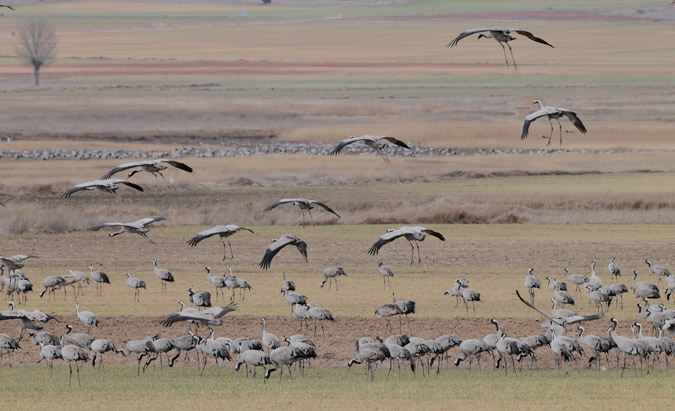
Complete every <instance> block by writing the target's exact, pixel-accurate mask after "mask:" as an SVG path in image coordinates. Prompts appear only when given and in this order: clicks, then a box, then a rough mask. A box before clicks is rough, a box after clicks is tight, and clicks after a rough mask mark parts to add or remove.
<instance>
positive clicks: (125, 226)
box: [89, 217, 166, 244]
mask: <svg viewBox="0 0 675 411" xmlns="http://www.w3.org/2000/svg"><path fill="white" fill-rule="evenodd" d="M164 220H166V218H165V217H148V218H142V219H140V220H137V221H134V222H132V223H117V222H114V223H103V224H97V225H95V226H92V227H89V231H98V230H100V229H102V228H108V227H111V228H119V231H117V232H114V233H109V234H108V236H109V237H115V236H117V235H120V234H122V233H131V234H138V235H140V236H141V237H145V238H146V239H147V240H148V241H150V243H151V244H155V242H154V241H152V240H150V238H148V235H147V233H148V232H149V231H150V229H149V228H148V227H147V226H148V225H150V224H152V223H155V222H157V221H164Z"/></svg>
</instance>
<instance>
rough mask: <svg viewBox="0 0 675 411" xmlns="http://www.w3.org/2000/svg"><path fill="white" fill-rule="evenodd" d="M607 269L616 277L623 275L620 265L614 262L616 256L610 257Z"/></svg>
mask: <svg viewBox="0 0 675 411" xmlns="http://www.w3.org/2000/svg"><path fill="white" fill-rule="evenodd" d="M607 270H608V271H609V274H610V275H611V276H612V277H613V278H614V279H616V280H618V277H621V269H620V268H619V265H618V264H617V263H615V262H614V257H612V258H610V260H609V264H607Z"/></svg>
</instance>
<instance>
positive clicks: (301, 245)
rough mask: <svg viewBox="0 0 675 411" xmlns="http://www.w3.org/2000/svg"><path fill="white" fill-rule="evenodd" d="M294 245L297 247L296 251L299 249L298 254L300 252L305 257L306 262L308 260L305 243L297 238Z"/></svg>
mask: <svg viewBox="0 0 675 411" xmlns="http://www.w3.org/2000/svg"><path fill="white" fill-rule="evenodd" d="M295 246H296V247H297V249H298V251H300V254H302V256H303V257H305V262H306V263H308V262H309V260H308V259H307V243H306V242H304V241H301V240H298V242H296V243H295Z"/></svg>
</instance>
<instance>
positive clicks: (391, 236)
mask: <svg viewBox="0 0 675 411" xmlns="http://www.w3.org/2000/svg"><path fill="white" fill-rule="evenodd" d="M402 235H404V233H403V232H402V231H400V230H392V231H389V232H387V233H384V234H383V235H382V236H381V237H380V238H379V239H378V240H377V241H375V244H373V246H372V247H370V249H369V250H368V254H370V255H376V254H377V253H378V252H379V251H380V248H382V246H383V245H385V244H387V243H390V242H392V241H394V240H396V239H397V238H399V237H401V236H402Z"/></svg>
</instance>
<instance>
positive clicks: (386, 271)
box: [377, 261, 394, 290]
mask: <svg viewBox="0 0 675 411" xmlns="http://www.w3.org/2000/svg"><path fill="white" fill-rule="evenodd" d="M377 267H378V269H377V271H378V272H379V273H380V275H381V276H382V287H383V288H387V285H386V284H385V281H388V282H389V289H390V290H391V277H393V276H394V272H393V271H391V268H389V267H387V266H386V265H382V261H380V262H379V264H378V265H377Z"/></svg>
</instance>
